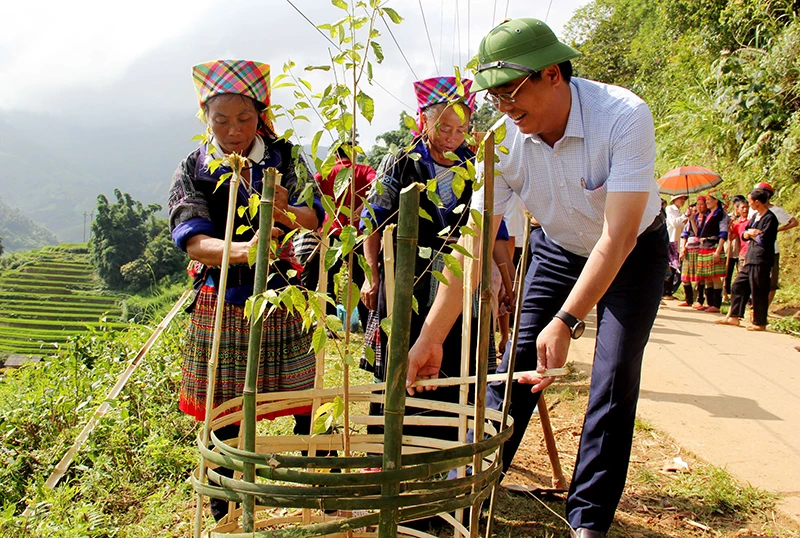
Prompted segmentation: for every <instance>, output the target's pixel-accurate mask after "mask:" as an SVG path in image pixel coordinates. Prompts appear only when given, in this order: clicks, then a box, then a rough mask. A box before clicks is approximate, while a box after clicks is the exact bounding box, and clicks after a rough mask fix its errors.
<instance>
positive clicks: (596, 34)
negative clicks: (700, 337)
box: [567, 0, 800, 306]
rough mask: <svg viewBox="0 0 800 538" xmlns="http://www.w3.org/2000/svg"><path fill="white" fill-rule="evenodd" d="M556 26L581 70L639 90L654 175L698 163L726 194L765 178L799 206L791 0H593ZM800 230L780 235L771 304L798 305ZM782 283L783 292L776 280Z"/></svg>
mask: <svg viewBox="0 0 800 538" xmlns="http://www.w3.org/2000/svg"><path fill="white" fill-rule="evenodd" d="M567 33H568V36H569V38H570V39H571V40H572V42H573V44H574V45H575V46H576V47H577V48H578V49H579V50H580V51H581V52H582V54H583V56H581V57H580V58H578V59H577V60H576V61H575V67H576V74H577V75H578V76H581V77H585V78H590V79H595V80H600V81H602V82H608V83H612V84H618V85H621V86H624V87H626V88H629V89H631V90H633V91H634V92H635V93H637V94H638V95H639V96H641V97H642V98H643V99H644V100H645V101H646V102H647V103H648V104H649V105H650V109H651V110H652V112H653V116H654V119H655V124H656V142H657V146H658V147H657V156H656V173H657V174H659V175H660V174H663V173H664V172H666V171H667V170H669V169H670V168H673V167H676V166H684V165H698V166H705V167H707V168H711V169H712V170H714V171H716V172H717V173H719V174H720V175H721V176H722V177H723V179H724V183H723V184H722V186H721V187H720V188H721V190H722V191H723V192H726V193H728V194H730V195H734V194H747V192H749V191H750V189H752V188H753V185H755V184H756V183H759V182H761V181H769V182H770V183H771V184H772V185H773V187H775V190H776V200H775V203H776V205H781V206H783V207H784V208H785V209H787V210H788V211H789V212H790V213H792V214H794V215H798V214H800V196H798V194H800V151H798V148H800V4H798V3H797V2H790V1H788V0H766V1H763V2H730V1H727V0H713V1H708V0H593V1H592V2H591V3H589V4H588V5H586V6H585V7H583V8H580V9H579V10H578V11H577V12H576V15H575V16H574V17H573V19H572V20H571V21H570V23H569V25H568V28H567ZM799 237H800V229H797V228H796V229H794V230H790V231H787V232H782V233H781V235H780V236H779V240H780V243H781V248H782V253H781V280H782V282H783V283H784V284H787V286H782V287H783V288H784V289H782V290H780V291H779V293H778V295H777V297H776V302H784V303H790V304H793V305H795V306H798V305H800V243H798V241H797V239H798V238H799ZM787 288H788V289H787Z"/></svg>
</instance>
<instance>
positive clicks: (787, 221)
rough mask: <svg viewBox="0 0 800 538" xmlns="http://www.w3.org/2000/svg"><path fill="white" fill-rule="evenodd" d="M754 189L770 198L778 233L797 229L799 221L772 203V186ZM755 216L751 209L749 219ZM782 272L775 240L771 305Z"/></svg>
mask: <svg viewBox="0 0 800 538" xmlns="http://www.w3.org/2000/svg"><path fill="white" fill-rule="evenodd" d="M753 188H754V189H763V190H764V191H766V193H767V196H769V201H768V202H767V208H768V209H769V210H770V211H772V214H773V215H775V217H776V218H777V219H778V231H779V232H785V231H787V230H791V229H792V228H796V227H797V225H798V222H797V219H796V218H794V216H792V215H790V214H789V213H788V212H787V211H786V210H785V209H783V208H782V207H780V206H777V205H774V204H773V203H772V198H773V196H775V189H773V188H772V185H770V184H769V183H767V182H766V181H762V182H761V183H758V184H757V185H756V186H755V187H753ZM754 215H755V211H754V210H753V209H752V208H750V211H749V212H748V213H747V216H748V218H750V219H752V218H753V216H754ZM780 272H781V249H780V246H779V245H778V239H777V237H776V238H775V261H774V263H773V264H772V272H771V273H770V280H769V304H772V300H773V299H774V298H775V292H776V291H778V284H779V276H780Z"/></svg>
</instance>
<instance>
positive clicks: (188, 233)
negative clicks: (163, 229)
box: [172, 217, 214, 252]
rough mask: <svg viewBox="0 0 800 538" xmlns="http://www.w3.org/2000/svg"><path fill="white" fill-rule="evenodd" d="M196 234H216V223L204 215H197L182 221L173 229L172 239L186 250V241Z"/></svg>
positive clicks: (180, 247)
mask: <svg viewBox="0 0 800 538" xmlns="http://www.w3.org/2000/svg"><path fill="white" fill-rule="evenodd" d="M195 235H210V236H212V237H213V236H214V223H213V222H211V221H210V220H209V219H206V218H203V217H195V218H192V219H189V220H186V221H184V222H181V223H180V224H178V225H177V226H175V228H174V229H173V230H172V241H173V242H174V243H175V245H177V247H178V248H179V249H181V250H182V251H184V252H186V243H188V242H189V239H191V238H192V237H194V236H195Z"/></svg>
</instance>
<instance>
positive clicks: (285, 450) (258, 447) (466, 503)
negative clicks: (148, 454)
mask: <svg viewBox="0 0 800 538" xmlns="http://www.w3.org/2000/svg"><path fill="white" fill-rule="evenodd" d="M491 140H492V139H491V137H489V139H488V140H487V147H486V154H487V155H493V154H494V149H493V146H492V145H491V144H492V142H491ZM485 160H486V161H488V162H487V163H485V165H486V166H487V167H488V168H492V169H493V164H494V163H493V159H491V158H489V159H485ZM485 179H486V181H485V187H484V188H486V189H487V191H491V190H492V189H493V184H492V179H493V175H492V173H491V171H489V172H488V173H486V174H485ZM264 191H265V192H264V195H263V196H262V204H261V209H260V211H261V215H260V219H261V220H260V222H261V225H268V223H269V222H271V219H272V206H271V201H270V196H269V187H268V186H267V181H266V178H265V188H264ZM419 196H420V190H419V188H418V186H416V185H414V186H411V187H409V188H406V189H405V190H404V191H403V192H402V193H401V195H400V219H399V223H398V227H397V242H398V249H397V257H396V286H395V293H394V298H393V299H394V301H393V311H392V315H391V321H392V323H391V332H390V341H391V342H390V357H389V361H388V364H387V376H386V379H387V382H386V383H373V384H367V385H358V386H349V388H347V389H345V387H334V388H322V386H321V383H318V384H317V386H316V388H314V389H311V390H305V391H294V392H279V393H268V394H256V393H255V391H254V390H248V389H247V388H246V389H245V393H244V394H243V396H242V397H239V398H235V399H232V400H229V401H226V402H225V403H223V404H222V405H220V406H218V407H216V408H214V409H211V410H210V412H209V414H208V423H207V426H206V429H205V430H204V432H202V433H201V434H200V435H199V436H198V439H197V446H198V450H199V452H200V454H201V465H200V466H199V467H198V469H196V470H195V472H194V473H193V474H192V476H191V483H192V485H193V487H194V489H195V491H196V492H197V493H198V496H199V497H203V496H207V497H213V498H217V499H225V500H228V501H230V502H231V503H238V504H239V506H238V507H233V509H232V510H231V511H230V512H229V515H228V516H227V517H226V518H225V519H223V520H222V521H221V522H220V523H219V524H217V525H216V526H215V527H214V528H212V529H211V530H210V531H209V532H208V536H211V537H215V538H216V537H219V538H222V537H227V538H240V537H241V538H244V537H245V536H247V537H253V536H257V537H267V536H269V537H275V538H280V537H287V538H288V537H290V536H342V537H344V536H348V537H350V536H352V537H365V538H366V537H374V536H395V535H396V536H415V537H429V536H432V535H430V534H428V533H425V532H422V531H418V530H414V529H412V528H410V527H408V526H406V525H404V523H405V522H408V521H412V520H415V519H421V518H426V517H431V516H437V515H438V516H439V517H441V518H442V519H443V520H444V522H445V523H446V524H447V525H449V526H451V527H452V529H453V535H454V536H465V537H466V536H469V537H474V536H477V535H478V515H479V510H478V508H479V507H480V505H481V503H483V501H485V500H486V499H488V498H489V496H490V495H491V494H492V492H493V490H494V487H495V485H496V484H497V481H498V478H499V477H500V473H501V470H502V463H501V458H500V457H499V454H500V447H501V445H502V443H503V442H504V441H505V440H506V439H508V437H509V436H510V434H511V428H512V424H511V420H510V419H509V418H507V415H506V416H504V414H503V413H502V412H501V411H495V410H491V409H485V405H484V402H483V400H482V396H483V394H484V392H485V389H486V383H487V376H486V373H487V366H486V364H485V363H486V361H487V360H488V353H479V354H478V365H477V368H476V371H477V372H478V375H477V376H476V377H475V378H465V377H461V378H458V379H455V380H452V381H453V384H455V385H466V384H469V383H472V382H474V383H475V384H476V389H475V393H476V403H475V405H468V404H467V403H466V401H465V400H462V401H461V403H446V402H440V401H434V400H427V399H423V398H415V399H414V407H415V408H419V409H421V410H423V411H438V412H442V411H444V412H447V413H448V415H446V416H437V415H426V414H424V412H423V413H422V414H419V415H408V416H406V415H405V390H406V387H405V382H406V370H407V359H408V349H409V344H410V342H409V331H410V319H411V307H412V302H411V294H409V293H408V290H409V289H410V288H411V287H413V281H414V265H415V258H416V255H417V253H416V241H417V226H418V219H419V217H418V208H419ZM490 202H491V198H489V200H488V201H487V203H486V207H485V208H484V212H483V216H482V217H483V218H482V222H483V223H484V226H482V233H483V238H482V243H483V245H484V248H483V251H482V254H481V257H480V259H479V267H480V271H481V273H480V274H481V276H482V278H481V280H483V279H485V278H486V275H487V274H490V271H488V270H487V267H489V264H491V255H490V254H489V253H488V252H487V249H486V245H488V244H489V242H490V233H491V230H492V227H491V225H490V223H491V219H492V209H493V208H492V204H491V203H490ZM267 213H268V214H267ZM229 226H230V224H229ZM264 243H267V241H264ZM265 250H266V249H265ZM267 265H268V260H267V256H266V255H261V254H260V255H259V256H258V261H257V268H256V274H257V282H259V281H261V282H263V280H261V279H260V277H259V276H258V275H259V274H261V275H262V276H263V275H264V274H266V266H267ZM323 280H326V279H322V278H321V279H320V282H322V281H323ZM464 288H465V294H469V295H470V296H471V286H469V285H465V286H464ZM257 289H258V288H257ZM490 300H491V297H490V289H489V288H488V287H486V286H485V285H484V286H483V288H482V294H481V305H480V309H481V310H480V311H481V314H482V315H481V316H480V324H481V326H480V329H481V330H480V335H481V338H482V339H484V340H483V341H488V331H489V329H488V325H489V315H488V311H489V308H490V306H489V302H490ZM349 314H350V312H349V311H348V315H349ZM484 325H485V327H484ZM251 336H252V333H251ZM259 341H260V340H259V338H251V340H250V342H251V346H252V345H255V346H258V343H259ZM476 345H478V346H481V342H480V341H479V342H476ZM483 347H486V346H483ZM487 351H488V348H487ZM250 355H251V356H250V357H248V363H249V362H250V360H251V358H252V359H253V360H254V361H257V360H258V353H251V354H250ZM465 356H466V357H468V355H465ZM318 365H319V364H318ZM512 376H513V373H510V374H508V380H509V381H510V380H511V378H512ZM248 379H249V376H248ZM444 383H445V382H443V381H442V380H437V383H436V384H437V385H440V386H441V385H442V384H444ZM247 386H248V387H251V384H250V383H248V385H247ZM345 391H346V392H347V394H346V396H347V397H346V398H345V400H346V401H347V402H348V404H347V405H353V404H360V403H373V402H375V403H384V404H385V406H386V414H385V417H381V416H368V415H350V416H349V418H348V419H347V421H346V422H349V423H348V424H347V426H348V428H349V432H348V433H349V435H343V434H341V433H335V432H332V431H329V432H327V433H323V434H319V435H299V436H298V435H257V431H256V423H257V417H261V416H267V415H268V414H270V413H275V412H276V411H280V410H282V409H287V408H297V407H303V406H314V408H315V409H318V408H319V407H320V406H322V405H325V404H329V403H330V404H332V403H333V402H334V401H335V400H336V399H337V398H339V399H342V398H343V397H344V396H345ZM384 420H385V430H384V433H383V434H369V433H359V432H362V431H366V427H367V426H371V425H373V426H374V425H384ZM236 423H241V424H242V430H243V432H244V442H242V441H240V439H239V438H233V439H219V438H218V437H217V436H216V435H215V433H214V431H215V430H217V429H219V428H222V427H224V426H227V425H230V424H236ZM495 424H501V429H500V430H499V431H498V430H497V429H496V428H495ZM404 425H405V426H408V425H421V426H429V427H432V428H431V430H432V431H434V429H435V427H448V428H453V427H455V428H459V429H460V436H459V440H458V441H446V440H442V439H437V438H433V437H424V436H409V435H403V426H404ZM467 428H469V429H472V430H475V431H477V432H478V435H477V436H476V439H480V441H478V442H476V443H467V442H466V429H467ZM331 451H338V452H339V453H344V456H340V457H333V456H329V455H326V456H319V455H317V454H319V453H326V454H328V453H330V452H331ZM298 453H299V454H301V455H297V454H298ZM468 466H469V467H472V469H473V471H472V472H471V473H467V472H465V469H466V468H467V467H468ZM220 468H226V469H229V470H231V471H233V472H234V478H227V477H226V476H223V474H221V473H220V472H219V469H220ZM375 469H378V470H377V471H375ZM332 470H338V471H339V472H331V471H332ZM452 470H457V477H456V478H454V479H444V477H445V476H447V475H448V473H450V471H452ZM365 471H369V472H365ZM216 484H219V485H216ZM465 512H467V513H469V512H471V514H472V515H471V517H469V518H465V517H464V516H465Z"/></svg>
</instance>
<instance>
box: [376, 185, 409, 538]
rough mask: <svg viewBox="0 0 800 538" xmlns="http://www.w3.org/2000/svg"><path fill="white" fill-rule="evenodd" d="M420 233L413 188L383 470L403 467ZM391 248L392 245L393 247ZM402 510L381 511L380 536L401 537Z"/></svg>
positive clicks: (386, 490)
mask: <svg viewBox="0 0 800 538" xmlns="http://www.w3.org/2000/svg"><path fill="white" fill-rule="evenodd" d="M418 233H419V187H418V185H410V186H408V187H406V188H405V189H403V190H402V191H401V192H400V217H399V226H398V229H397V261H398V271H397V287H396V292H395V298H394V303H395V306H396V307H397V308H396V310H394V311H393V314H392V332H391V335H390V336H389V338H390V340H391V342H392V343H391V349H392V353H391V355H390V356H389V361H388V364H387V367H386V411H385V413H384V415H385V417H386V418H385V424H386V426H385V429H384V451H383V471H384V472H386V471H393V470H396V469H399V468H400V467H401V458H402V452H403V417H404V415H405V406H406V386H405V385H406V375H407V373H408V346H409V341H410V332H409V331H410V327H411V302H412V301H411V299H412V297H413V294H412V293H410V292H409V291H410V290H411V289H413V287H414V265H415V261H416V257H417V235H418ZM389 247H391V245H389ZM399 494H400V483H399V482H398V481H396V480H393V481H391V482H389V483H387V484H384V485H383V486H382V488H381V495H382V496H383V497H384V498H391V497H394V496H396V495H399ZM398 517H399V512H398V508H397V507H396V506H395V507H390V508H386V509H381V511H380V520H379V524H378V533H379V535H380V536H387V537H389V536H395V535H396V534H397V524H398Z"/></svg>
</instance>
